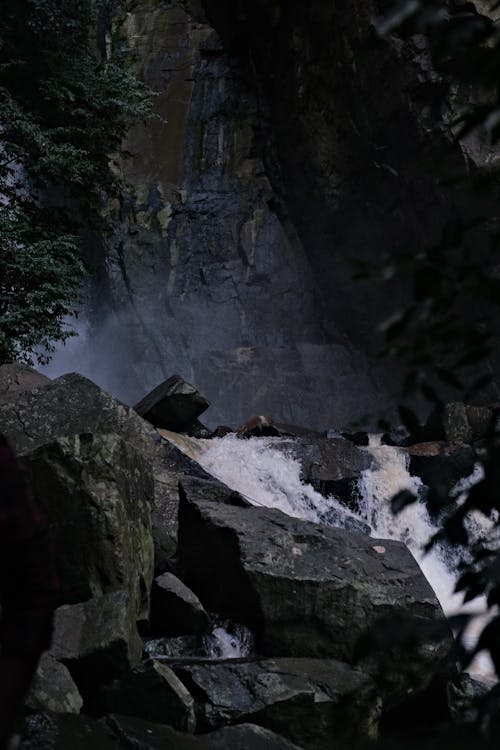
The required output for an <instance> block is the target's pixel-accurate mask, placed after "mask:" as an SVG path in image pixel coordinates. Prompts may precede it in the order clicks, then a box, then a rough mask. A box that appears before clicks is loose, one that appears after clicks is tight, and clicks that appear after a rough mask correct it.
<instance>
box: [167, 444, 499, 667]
mask: <svg viewBox="0 0 500 750" xmlns="http://www.w3.org/2000/svg"><path fill="white" fill-rule="evenodd" d="M162 433H163V434H164V436H165V437H167V438H168V439H169V440H170V441H171V442H173V443H174V444H176V445H177V447H179V448H180V449H181V450H182V451H183V452H184V453H186V454H187V455H189V456H190V457H191V458H193V459H194V460H195V461H197V462H198V463H199V464H200V465H201V466H202V467H203V468H204V469H205V470H206V471H207V472H208V473H209V474H211V475H212V476H214V477H215V478H217V479H219V480H220V481H222V482H224V483H225V484H226V485H227V486H228V487H230V488H231V489H233V490H235V491H237V492H239V493H240V494H241V495H243V496H244V497H245V498H246V499H247V500H248V501H249V502H251V503H252V504H253V505H261V506H265V507H268V508H276V509H278V510H281V511H283V512H284V513H287V514H288V515H290V516H294V517H297V518H302V519H304V520H308V521H314V522H316V523H324V524H326V525H331V526H343V527H348V528H349V527H352V526H354V527H356V524H358V526H357V528H363V527H364V528H367V526H366V524H368V525H369V527H370V529H371V535H372V536H373V537H374V538H378V539H394V540H398V541H402V542H404V543H405V544H406V545H407V547H408V548H409V549H410V551H411V552H412V554H413V556H414V557H415V559H416V560H417V562H418V564H419V565H420V568H421V569H422V572H423V573H424V575H425V576H426V578H427V580H428V581H429V583H430V584H431V586H432V588H433V589H434V591H435V593H436V596H437V598H438V599H439V601H440V603H441V606H442V607H443V611H444V612H445V614H446V615H453V614H456V613H458V612H468V613H474V614H477V616H476V617H474V618H473V619H472V620H471V623H470V624H469V627H468V629H467V631H466V635H465V643H466V645H467V646H468V647H472V646H473V645H474V643H475V642H476V641H477V638H478V635H479V633H480V632H481V630H482V628H483V627H484V624H485V623H486V622H487V620H488V619H489V618H490V617H492V616H493V615H492V613H491V611H490V612H488V613H486V610H487V607H486V603H485V601H484V600H483V599H481V598H478V599H476V600H474V601H473V602H470V603H468V604H467V605H463V603H462V598H463V597H462V594H456V593H454V589H455V584H456V581H457V577H458V573H457V563H458V558H457V553H456V552H455V551H454V550H453V549H452V548H450V547H446V546H444V545H436V546H435V547H434V548H433V549H432V550H431V551H430V552H428V553H427V554H425V553H424V547H425V544H426V543H427V542H428V540H429V539H430V538H431V537H432V536H433V534H434V533H435V532H436V531H437V527H436V526H435V525H434V524H433V522H432V520H431V518H430V517H429V514H428V513H427V509H426V505H425V502H424V501H423V495H424V486H423V485H422V482H421V480H420V479H419V478H418V477H414V476H411V475H410V473H409V471H408V462H409V461H408V455H407V453H406V452H405V451H404V450H403V449H400V448H396V447H393V446H388V445H382V444H381V442H380V438H379V437H378V436H373V437H372V439H371V441H370V445H369V446H368V447H367V448H365V449H363V450H366V451H368V452H369V453H370V455H371V456H372V457H373V466H372V468H370V469H367V470H366V471H364V472H362V474H361V477H360V480H359V482H358V489H359V501H358V504H359V515H357V514H355V513H353V512H352V511H350V510H348V509H346V508H345V507H344V506H343V505H342V504H341V503H340V502H339V500H338V499H337V498H335V497H328V498H326V497H324V496H323V495H321V494H320V493H318V492H316V491H315V490H314V489H313V488H312V487H311V486H310V485H308V484H306V483H305V482H304V481H303V480H302V479H301V465H300V461H299V460H298V459H295V458H293V457H292V456H291V455H288V454H287V452H286V449H285V450H284V449H283V447H280V448H279V447H278V446H279V444H280V443H285V442H289V441H284V440H283V439H282V438H250V439H247V440H241V439H238V438H237V437H236V436H235V435H232V434H231V435H227V436H225V437H223V438H219V439H212V440H197V439H194V438H187V437H184V436H181V435H177V434H176V433H167V432H166V431H162ZM481 478H482V468H481V466H480V465H478V466H476V468H475V469H474V472H473V473H472V474H471V476H470V477H468V478H466V479H464V480H462V481H461V482H459V483H458V484H457V486H456V488H455V495H456V497H457V502H460V500H461V498H460V495H461V493H464V492H465V491H466V490H467V489H468V488H470V487H471V486H472V485H473V484H475V483H476V482H478V481H480V479H481ZM401 490H409V491H410V492H412V493H413V494H414V495H415V496H416V497H417V500H416V502H414V503H412V504H410V505H408V506H407V507H406V508H404V509H403V510H402V511H401V512H400V513H399V514H397V515H394V514H393V513H392V510H391V504H390V500H391V498H392V497H393V496H394V495H396V494H397V493H398V492H400V491H401ZM351 522H352V523H351ZM365 522H366V523H365ZM468 523H469V530H470V531H471V532H472V534H473V536H474V537H475V538H480V537H481V536H483V535H484V534H485V533H486V532H487V530H488V527H490V526H491V523H490V522H489V521H488V520H487V519H484V518H483V517H482V516H479V514H478V515H477V516H476V517H473V518H472V519H471V520H469V522H468ZM212 637H213V638H214V641H213V642H214V644H215V640H216V639H217V638H218V639H220V642H221V644H222V645H221V646H220V651H221V653H222V652H223V649H224V648H226V647H227V644H228V643H229V646H228V647H229V650H231V649H232V648H233V645H231V643H230V642H231V639H232V636H231V634H229V635H228V634H226V633H224V632H222V631H221V632H220V633H218V634H217V636H216V637H215V636H214V634H212ZM214 648H215V650H217V649H218V648H219V646H215V645H214ZM237 648H239V646H237ZM219 658H220V657H219ZM468 671H469V672H471V674H474V675H477V676H480V677H481V678H482V679H484V678H486V679H494V674H495V672H494V669H493V666H492V664H491V661H490V658H489V655H487V654H486V653H484V652H483V653H481V654H479V655H478V656H477V657H476V658H475V659H474V661H473V662H472V664H471V666H470V667H469V669H468Z"/></svg>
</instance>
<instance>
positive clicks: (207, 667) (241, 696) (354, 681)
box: [172, 659, 381, 750]
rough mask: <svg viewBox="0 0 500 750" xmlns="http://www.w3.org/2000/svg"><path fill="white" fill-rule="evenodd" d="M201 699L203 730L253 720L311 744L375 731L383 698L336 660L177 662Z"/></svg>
mask: <svg viewBox="0 0 500 750" xmlns="http://www.w3.org/2000/svg"><path fill="white" fill-rule="evenodd" d="M172 669H173V670H174V671H175V673H176V674H177V675H178V676H179V678H180V679H181V680H182V681H183V682H184V684H185V685H186V686H187V687H188V688H189V689H190V691H191V693H192V695H193V696H195V702H196V714H197V718H198V731H207V730H210V729H214V728H216V727H220V726H222V725H224V724H227V723H230V724H234V723H240V722H241V721H250V722H256V723H257V724H259V725H261V726H264V727H267V728H268V729H272V730H274V731H275V732H277V733H278V734H281V735H283V736H284V737H287V738H288V739H289V740H291V741H292V742H296V743H297V744H298V745H300V746H301V747H305V748H311V750H315V749H316V748H317V750H326V749H327V748H329V747H331V738H332V737H335V742H336V745H337V746H338V747H339V748H341V747H344V748H347V747H350V745H351V743H352V742H353V741H358V740H360V739H362V738H370V737H374V736H376V731H377V730H376V728H377V724H378V718H379V714H380V709H381V700H380V698H379V696H378V695H377V690H376V687H375V685H374V683H373V681H372V680H371V678H369V677H368V676H367V675H365V674H363V673H362V672H360V671H355V670H353V669H352V668H351V667H349V666H348V665H347V664H342V663H341V662H336V661H333V660H331V659H274V660H271V659H260V660H253V661H242V660H236V661H232V662H231V661H226V662H220V663H215V664H210V663H201V664H196V663H195V664H189V665H176V664H175V663H173V664H172Z"/></svg>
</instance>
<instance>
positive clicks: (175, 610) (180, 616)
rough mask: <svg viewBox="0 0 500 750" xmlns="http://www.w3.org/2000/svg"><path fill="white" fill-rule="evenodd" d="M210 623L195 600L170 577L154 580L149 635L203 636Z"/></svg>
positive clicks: (188, 591)
mask: <svg viewBox="0 0 500 750" xmlns="http://www.w3.org/2000/svg"><path fill="white" fill-rule="evenodd" d="M209 628H210V619H209V617H208V614H207V613H206V612H205V610H204V609H203V606H202V604H201V602H200V600H199V599H198V597H197V596H196V595H195V594H193V592H192V591H191V590H190V589H189V588H188V587H187V586H185V585H184V584H183V583H182V581H180V580H179V579H178V578H177V577H176V576H174V575H173V574H172V573H163V574H162V575H161V576H158V578H155V581H154V585H153V590H152V597H151V632H152V633H157V634H158V635H165V636H173V635H189V634H197V633H206V632H207V631H208V630H209Z"/></svg>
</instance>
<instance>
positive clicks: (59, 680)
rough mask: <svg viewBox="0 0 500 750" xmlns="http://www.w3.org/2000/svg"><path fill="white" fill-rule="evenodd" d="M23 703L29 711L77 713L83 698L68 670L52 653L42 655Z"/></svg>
mask: <svg viewBox="0 0 500 750" xmlns="http://www.w3.org/2000/svg"><path fill="white" fill-rule="evenodd" d="M24 705H25V706H26V708H28V709H29V710H31V711H55V712H56V713H64V714H78V713H80V710H81V708H82V706H83V700H82V697H81V695H80V693H79V692H78V688H77V687H76V685H75V682H74V680H73V678H72V677H71V675H70V673H69V670H68V668H67V667H65V666H64V664H61V662H58V661H56V660H55V659H54V657H53V656H52V654H50V653H45V654H43V655H42V658H41V659H40V662H39V664H38V669H37V671H36V674H35V677H34V678H33V682H32V683H31V687H30V689H29V692H28V695H27V696H26V698H25V701H24Z"/></svg>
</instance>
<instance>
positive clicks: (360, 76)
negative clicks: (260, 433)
mask: <svg viewBox="0 0 500 750" xmlns="http://www.w3.org/2000/svg"><path fill="white" fill-rule="evenodd" d="M386 6H387V3H386V2H382V0H381V1H380V2H378V1H377V0H356V2H347V0H338V2H335V3H326V2H322V1H320V0H313V2H310V3H303V2H300V0H290V1H289V0H287V2H284V1H283V0H272V2H267V1H266V2H264V0H251V1H250V0H240V2H238V3H234V2H233V0H217V2H215V0H205V1H204V2H200V0H182V1H181V0H171V2H168V3H157V2H156V1H155V0H139V1H138V2H136V3H134V5H133V6H132V8H131V10H130V11H129V12H128V13H126V14H123V15H121V16H115V18H114V20H113V29H112V38H113V40H114V47H115V49H120V50H121V51H122V53H123V54H124V55H125V56H126V57H127V58H128V59H129V60H130V61H131V62H132V64H133V65H135V67H136V69H137V71H138V73H139V74H140V75H141V76H142V77H143V78H144V79H145V80H146V81H147V82H148V83H149V84H150V85H151V87H152V88H153V90H154V91H155V92H156V96H155V98H154V106H155V110H156V114H157V117H156V119H153V120H151V121H149V122H148V123H146V124H145V125H140V126H138V127H136V128H135V129H134V131H133V132H131V133H130V135H129V137H128V139H127V142H126V144H125V148H126V150H127V151H128V152H129V154H130V158H128V159H125V160H123V161H122V162H121V163H120V164H119V165H117V168H118V169H120V170H121V172H122V174H123V177H124V178H125V179H126V180H127V181H128V182H129V184H130V189H129V190H128V191H127V192H126V193H123V194H122V195H121V197H120V199H119V200H116V201H115V202H114V203H113V204H112V205H110V206H109V212H110V215H111V218H112V221H113V224H114V232H113V235H112V237H111V238H107V239H106V240H103V241H102V243H101V244H100V245H99V243H97V244H95V243H94V247H93V248H90V247H89V249H88V254H89V257H90V259H91V260H93V261H94V262H95V264H96V265H97V271H98V273H97V276H96V279H97V281H96V282H95V288H94V291H93V295H92V299H91V305H90V307H91V309H92V310H93V312H92V313H91V314H90V330H89V332H88V333H87V336H86V337H85V336H84V337H83V338H82V340H81V341H80V342H79V343H77V344H75V345H74V346H75V347H76V349H75V352H76V353H75V355H74V358H73V360H72V362H68V358H67V357H66V359H65V360H64V362H62V363H60V364H59V365H57V366H58V367H59V372H60V371H61V369H64V371H67V369H79V370H80V371H81V372H83V373H84V374H86V375H88V376H89V377H91V378H92V379H93V380H95V381H97V382H99V384H100V385H102V386H103V387H105V388H106V389H108V390H110V391H111V392H112V393H114V394H115V395H117V396H118V397H119V398H121V399H122V400H124V401H126V402H127V403H134V402H136V401H137V400H139V399H140V398H142V397H143V396H144V395H145V394H146V393H147V392H148V391H150V390H151V389H152V388H154V387H155V386H157V385H158V383H160V382H161V381H163V380H164V379H165V378H166V377H169V376H170V375H172V373H174V372H178V373H179V374H181V375H182V376H183V377H184V378H186V379H187V380H188V381H189V382H191V383H193V384H194V385H195V386H196V387H197V388H199V389H200V390H201V391H202V392H203V393H204V395H206V397H207V398H208V399H209V401H210V402H211V403H212V404H213V406H212V408H211V409H210V411H209V412H208V415H207V420H208V424H209V426H211V427H213V426H215V425H216V424H217V423H221V422H224V423H227V422H230V423H233V424H234V423H236V424H237V423H240V422H242V421H243V420H245V419H247V418H248V417H249V415H251V414H255V413H257V414H271V415H272V416H273V417H275V418H276V419H277V420H281V421H285V422H292V423H299V424H301V423H302V424H308V425H310V426H311V427H315V428H318V429H324V428H328V427H338V426H345V425H346V424H347V423H348V422H349V421H351V420H356V419H358V418H360V417H361V416H363V415H365V414H366V413H367V412H370V411H371V412H373V410H375V409H376V407H378V406H381V405H386V404H387V403H388V402H389V401H390V395H389V394H392V393H394V392H396V390H397V381H398V378H399V377H400V376H401V375H402V374H403V373H399V372H398V371H397V369H396V368H395V366H394V365H393V364H391V365H390V368H389V369H388V366H387V365H385V368H386V369H385V371H384V369H383V368H382V369H381V367H380V366H376V365H375V363H374V362H375V360H374V353H375V351H376V350H377V348H378V345H377V342H376V339H375V337H374V323H376V322H377V321H380V320H382V319H383V318H384V317H385V316H386V315H387V314H389V313H390V312H393V311H394V304H395V303H396V304H397V301H398V299H400V300H402V299H403V298H404V294H405V290H404V288H403V285H402V283H401V282H395V284H394V285H393V286H392V288H389V290H388V289H387V288H386V287H384V288H383V289H382V290H381V288H380V287H379V286H377V285H368V284H359V283H354V282H353V281H352V279H351V274H352V267H351V265H350V263H349V262H348V261H347V258H352V257H358V258H360V257H362V258H371V259H374V258H380V257H383V255H384V254H385V253H386V251H388V252H390V253H392V252H397V251H398V250H400V249H401V248H406V247H407V246H408V242H409V240H410V239H411V243H412V247H413V246H414V247H415V251H418V249H419V248H420V247H422V246H423V245H426V244H428V243H432V242H433V241H435V239H436V237H437V236H439V233H440V231H441V228H442V226H443V223H444V222H445V221H446V220H447V219H451V218H453V217H456V216H461V217H463V218H467V217H468V216H470V215H472V214H473V213H474V212H475V211H476V208H477V206H476V205H475V200H474V196H471V195H470V191H469V193H467V192H466V191H465V189H464V188H463V187H462V186H460V185H457V186H453V187H450V188H449V189H448V190H447V192H445V191H444V189H443V188H441V187H438V186H437V184H436V179H435V164H436V160H437V159H438V158H439V159H440V160H441V161H442V163H444V164H446V165H447V168H449V169H450V170H451V171H456V170H459V169H462V168H463V167H464V166H465V165H468V166H469V167H471V168H474V166H475V165H478V164H484V163H485V162H486V161H487V160H488V159H490V157H491V154H489V153H488V152H487V149H486V148H485V146H484V144H482V143H480V142H479V140H478V139H477V138H475V139H474V138H472V137H468V138H467V139H465V140H464V142H463V143H461V144H460V145H457V144H455V145H453V144H452V143H451V138H450V123H451V122H452V121H453V118H454V117H455V115H456V113H457V112H458V111H459V109H460V103H461V101H464V100H466V99H467V98H470V96H471V95H473V93H474V92H470V91H462V90H459V89H457V88H455V90H454V93H453V98H452V99H450V97H449V96H448V95H447V92H446V89H445V87H444V86H443V82H442V81H441V80H440V79H439V78H438V76H437V75H436V74H435V72H434V71H433V70H432V66H431V64H430V60H429V54H428V50H427V47H426V43H425V40H424V39H423V38H422V37H419V36H414V37H412V38H410V39H408V40H405V41H403V40H402V39H398V38H391V39H390V40H389V41H387V42H382V41H380V40H378V41H376V40H375V39H374V34H373V25H372V21H373V18H374V17H375V16H377V15H378V14H379V13H380V12H381V11H383V9H384V7H386ZM431 133H434V134H435V137H434V139H433V140H431V135H430V134H431ZM73 344H74V342H73ZM73 344H71V345H70V346H69V349H71V347H72V346H73Z"/></svg>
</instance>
